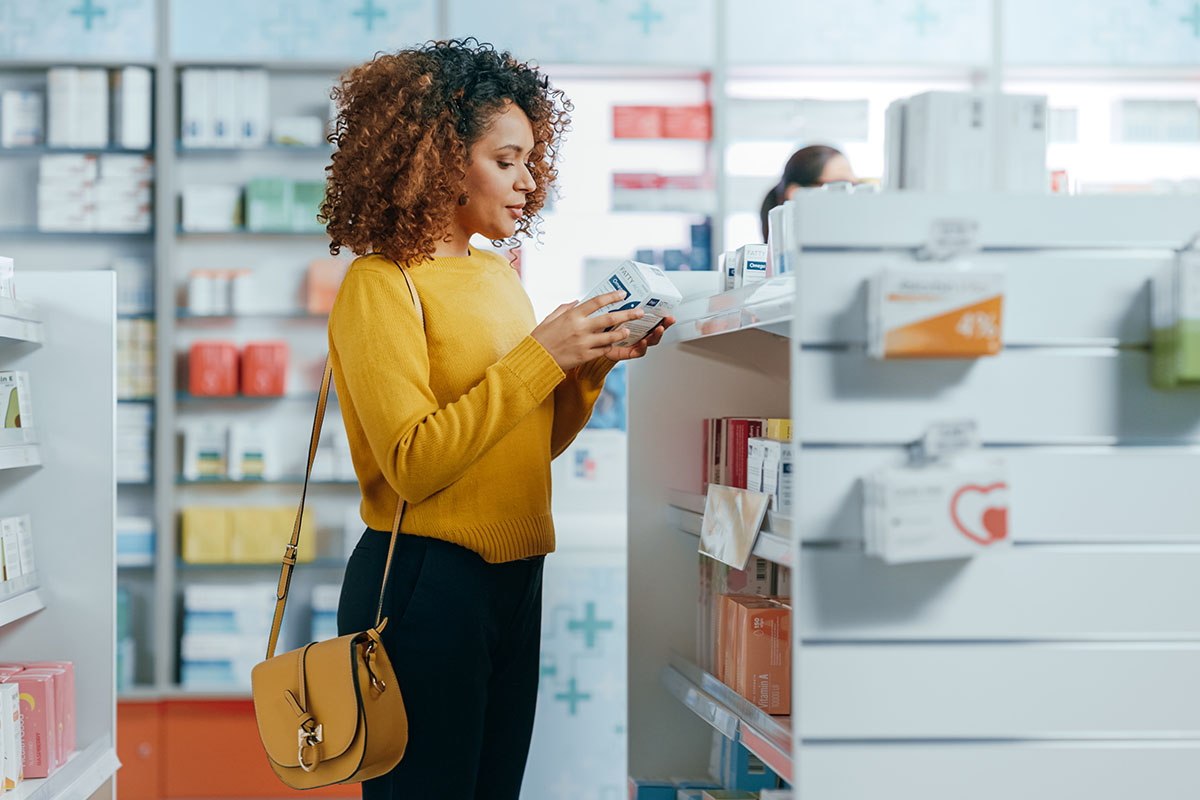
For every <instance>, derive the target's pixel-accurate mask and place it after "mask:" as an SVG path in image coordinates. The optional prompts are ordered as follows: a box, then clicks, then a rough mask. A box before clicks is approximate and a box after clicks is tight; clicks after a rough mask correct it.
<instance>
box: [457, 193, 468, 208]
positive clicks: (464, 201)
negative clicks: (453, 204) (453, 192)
mask: <svg viewBox="0 0 1200 800" xmlns="http://www.w3.org/2000/svg"><path fill="white" fill-rule="evenodd" d="M458 204H459V205H460V206H465V205H466V204H467V195H466V194H465V193H463V194H460V195H459V196H458Z"/></svg>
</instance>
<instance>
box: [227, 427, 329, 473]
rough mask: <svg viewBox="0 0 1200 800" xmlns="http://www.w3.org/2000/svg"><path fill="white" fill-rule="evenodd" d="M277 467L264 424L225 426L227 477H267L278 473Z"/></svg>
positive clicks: (273, 448)
mask: <svg viewBox="0 0 1200 800" xmlns="http://www.w3.org/2000/svg"><path fill="white" fill-rule="evenodd" d="M327 433H328V431H327ZM278 468H279V456H278V453H277V452H276V447H275V442H274V441H273V440H272V438H271V436H270V431H269V430H268V429H267V427H266V426H264V425H262V424H260V423H254V422H234V423H232V424H231V425H230V426H229V478H230V480H235V481H244V480H271V479H274V478H276V477H277V476H278V475H277V473H278Z"/></svg>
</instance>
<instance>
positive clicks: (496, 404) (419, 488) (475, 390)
mask: <svg viewBox="0 0 1200 800" xmlns="http://www.w3.org/2000/svg"><path fill="white" fill-rule="evenodd" d="M379 321H384V323H385V324H380V322H379ZM329 346H330V349H331V350H332V351H333V352H334V353H335V354H336V360H337V363H338V365H339V367H340V371H341V373H342V375H341V377H342V384H343V385H339V386H338V387H337V388H338V391H339V393H345V394H346V395H348V396H349V398H350V401H351V403H353V406H354V409H355V412H356V414H357V415H358V417H359V419H360V421H361V423H362V426H363V429H364V431H365V433H366V437H367V441H368V443H369V445H370V448H371V452H372V454H373V455H374V457H375V460H376V462H377V463H378V464H379V468H380V470H381V472H382V473H383V476H384V478H385V479H386V480H387V482H388V484H390V485H391V487H392V488H393V489H394V490H395V491H396V493H397V494H399V495H400V497H402V498H403V499H404V500H405V501H406V502H408V503H414V504H415V503H420V502H421V501H422V500H425V499H426V498H428V497H430V496H431V495H433V494H435V493H437V492H439V491H441V490H442V489H445V488H446V487H447V486H449V485H450V484H452V483H454V482H455V481H456V480H458V478H460V477H461V476H462V474H463V473H464V472H465V471H466V470H467V468H468V467H469V466H471V464H472V463H474V462H475V460H476V459H478V458H479V457H480V456H481V455H483V454H484V453H486V452H487V451H488V449H489V448H491V447H492V446H493V445H494V444H496V442H498V441H499V440H500V439H502V438H503V437H504V436H505V434H507V433H508V432H509V431H510V430H512V429H513V428H514V427H516V425H517V423H519V422H520V421H521V419H522V418H524V417H525V416H526V415H527V414H528V413H529V412H531V411H533V410H534V409H535V408H537V407H538V406H539V405H540V404H541V403H542V402H543V401H544V400H545V399H546V398H547V397H548V396H549V395H550V393H551V392H552V391H554V388H555V387H556V386H557V385H558V384H559V382H560V381H562V379H563V372H562V370H561V369H559V367H558V364H556V363H555V362H554V359H553V358H552V357H551V356H550V354H549V353H548V352H546V350H545V348H543V347H542V346H541V345H540V344H539V343H538V342H537V341H536V340H535V339H533V337H531V336H527V337H525V338H524V339H523V340H521V342H520V343H519V344H517V346H516V347H514V348H513V349H512V350H511V351H509V353H508V354H507V355H505V356H504V357H503V358H501V359H500V360H499V361H498V362H496V363H495V364H493V365H492V366H490V367H488V368H487V370H486V371H485V372H484V375H483V376H482V379H481V380H480V381H479V382H478V383H477V384H475V385H474V386H473V387H472V388H471V389H470V390H468V391H467V393H466V394H464V395H463V396H462V397H460V398H458V399H457V400H455V401H453V402H451V403H448V404H446V405H445V406H441V407H439V405H438V402H437V399H436V398H435V396H434V394H433V391H432V390H431V389H430V386H429V353H428V348H427V347H426V344H425V331H424V330H423V329H422V327H421V323H420V320H419V319H418V317H417V312H416V308H415V306H414V305H413V301H412V297H411V296H410V295H409V293H408V288H407V286H405V285H404V284H400V285H399V286H397V285H396V284H395V283H394V282H392V281H389V280H387V279H386V278H385V277H383V276H381V275H372V274H370V273H359V274H355V273H351V274H350V275H347V277H346V279H345V281H344V282H343V284H342V287H341V289H340V290H339V292H338V297H337V301H336V302H335V304H334V308H333V310H332V312H331V314H330V318H329Z"/></svg>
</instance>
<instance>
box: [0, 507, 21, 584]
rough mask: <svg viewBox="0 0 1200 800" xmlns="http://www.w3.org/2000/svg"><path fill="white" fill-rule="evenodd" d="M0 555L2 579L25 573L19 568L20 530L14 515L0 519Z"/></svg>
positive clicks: (15, 577)
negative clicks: (2, 566) (2, 570)
mask: <svg viewBox="0 0 1200 800" xmlns="http://www.w3.org/2000/svg"><path fill="white" fill-rule="evenodd" d="M0 557H2V559H3V562H4V580H6V581H12V580H16V579H17V578H19V577H21V576H22V575H24V574H25V573H24V572H23V571H22V570H21V542H20V531H19V530H18V529H17V520H16V517H5V518H4V519H0Z"/></svg>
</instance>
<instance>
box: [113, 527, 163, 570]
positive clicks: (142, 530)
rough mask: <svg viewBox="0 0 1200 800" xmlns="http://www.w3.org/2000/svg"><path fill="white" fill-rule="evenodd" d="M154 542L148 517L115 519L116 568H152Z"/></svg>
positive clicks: (154, 538) (154, 536)
mask: <svg viewBox="0 0 1200 800" xmlns="http://www.w3.org/2000/svg"><path fill="white" fill-rule="evenodd" d="M156 541H157V536H156V534H155V532H154V520H153V519H151V518H150V517H117V566H118V567H148V566H152V565H153V564H154V552H155V550H156V549H157V548H156V546H155V543H156Z"/></svg>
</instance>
